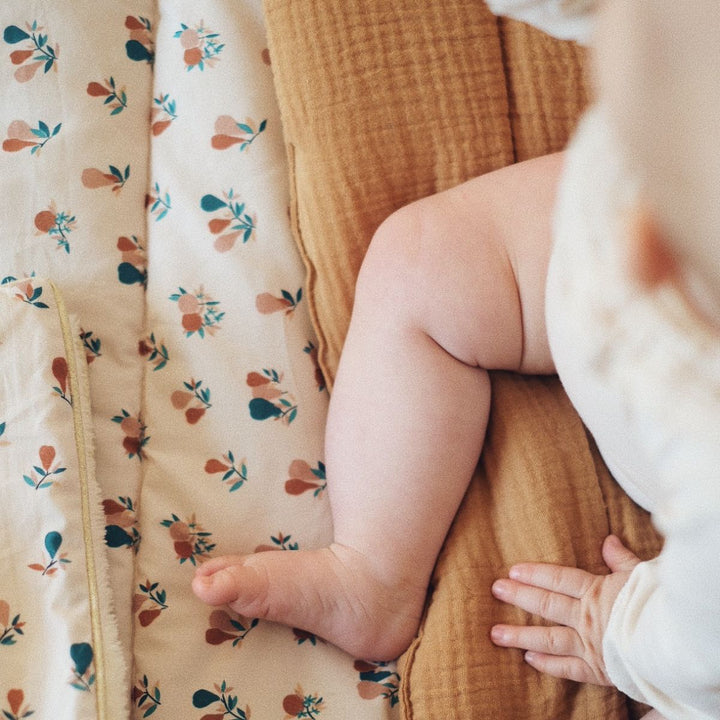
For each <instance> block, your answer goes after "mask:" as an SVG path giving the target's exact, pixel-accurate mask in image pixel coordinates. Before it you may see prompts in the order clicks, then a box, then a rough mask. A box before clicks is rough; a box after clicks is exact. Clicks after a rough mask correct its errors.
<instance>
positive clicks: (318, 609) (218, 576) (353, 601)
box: [192, 544, 426, 660]
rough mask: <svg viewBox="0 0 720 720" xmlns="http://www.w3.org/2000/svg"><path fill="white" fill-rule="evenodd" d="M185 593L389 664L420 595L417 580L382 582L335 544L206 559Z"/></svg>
mask: <svg viewBox="0 0 720 720" xmlns="http://www.w3.org/2000/svg"><path fill="white" fill-rule="evenodd" d="M192 588H193V591H194V593H195V594H196V595H197V596H198V597H199V598H200V599H201V600H202V601H204V602H206V603H208V604H209V605H229V606H230V607H231V608H232V609H233V610H234V611H235V612H237V613H239V614H240V615H244V616H246V617H257V618H262V619H265V620H271V621H274V622H280V623H282V624H284V625H288V626H291V627H297V628H300V629H302V630H306V631H308V632H312V633H314V634H316V635H318V636H320V637H322V638H324V639H325V640H327V641H329V642H331V643H333V644H334V645H337V646H338V647H339V648H341V649H342V650H345V651H346V652H348V653H350V654H351V655H353V656H354V657H356V658H362V659H366V660H393V659H394V658H396V657H397V656H398V655H400V653H402V652H403V651H404V650H405V649H406V648H407V647H408V645H409V644H410V642H411V641H412V639H413V637H414V636H415V633H416V631H417V628H418V625H419V624H420V616H421V614H422V610H423V605H424V602H425V594H426V588H425V585H424V584H423V583H418V584H414V583H411V582H407V581H397V582H392V581H390V582H388V581H387V580H384V579H383V578H382V577H381V575H380V573H379V572H378V570H377V569H376V568H374V567H373V565H372V563H370V562H369V561H368V560H367V559H366V558H365V557H364V556H363V555H362V554H361V553H359V552H358V551H356V550H353V549H352V548H349V547H347V546H343V545H338V544H333V545H331V546H330V547H328V548H322V549H320V550H303V551H292V552H282V551H276V552H262V553H256V554H255V555H245V556H226V557H221V558H217V559H215V560H210V561H208V562H206V563H203V564H202V565H201V566H200V567H198V569H197V571H196V574H195V578H194V579H193V583H192Z"/></svg>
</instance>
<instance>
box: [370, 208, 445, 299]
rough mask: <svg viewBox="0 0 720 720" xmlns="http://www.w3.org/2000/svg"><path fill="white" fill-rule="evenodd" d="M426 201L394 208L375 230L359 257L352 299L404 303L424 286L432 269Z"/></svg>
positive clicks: (415, 297) (416, 294)
mask: <svg viewBox="0 0 720 720" xmlns="http://www.w3.org/2000/svg"><path fill="white" fill-rule="evenodd" d="M426 203H427V201H425V200H420V201H418V202H415V203H412V204H411V205H408V206H405V207H402V208H400V209H399V210H396V211H395V212H394V213H392V215H390V216H389V217H388V218H387V219H386V220H385V221H384V222H383V223H382V224H381V225H380V226H379V227H378V229H377V230H376V231H375V234H374V235H373V238H372V240H371V242H370V245H369V247H368V251H367V253H366V255H365V258H364V259H363V263H362V266H361V268H360V273H359V276H358V282H357V288H356V301H358V300H359V301H362V300H363V299H365V298H370V299H372V300H375V301H378V300H379V301H382V302H383V303H384V304H386V305H388V304H389V303H400V304H402V305H408V304H411V303H413V302H416V301H417V297H418V294H419V293H422V292H423V290H424V289H426V288H427V287H428V281H429V278H430V276H431V273H432V268H431V267H430V256H429V253H428V252H427V251H426V250H427V244H428V242H430V240H429V239H428V238H427V236H426V228H427V222H426V218H427V214H428V211H429V208H427V207H426Z"/></svg>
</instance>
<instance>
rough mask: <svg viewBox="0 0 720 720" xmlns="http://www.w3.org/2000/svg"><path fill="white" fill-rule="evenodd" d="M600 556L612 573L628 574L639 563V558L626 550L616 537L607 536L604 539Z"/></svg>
mask: <svg viewBox="0 0 720 720" xmlns="http://www.w3.org/2000/svg"><path fill="white" fill-rule="evenodd" d="M602 556H603V560H604V561H605V564H606V565H607V566H608V567H609V568H610V570H611V571H612V572H630V571H631V570H632V569H633V568H634V567H635V566H636V565H637V564H638V563H639V562H640V558H639V557H638V556H637V555H635V553H634V552H633V551H632V550H629V549H628V548H626V547H625V545H623V543H622V541H621V540H620V538H619V537H617V535H608V536H607V537H606V538H605V542H604V543H603V547H602Z"/></svg>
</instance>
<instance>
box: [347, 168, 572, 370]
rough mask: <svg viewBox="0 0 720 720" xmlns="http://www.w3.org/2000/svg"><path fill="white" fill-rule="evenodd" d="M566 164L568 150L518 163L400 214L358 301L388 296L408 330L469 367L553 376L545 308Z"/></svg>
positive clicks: (383, 231) (378, 244) (380, 235)
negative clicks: (560, 182) (557, 206)
mask: <svg viewBox="0 0 720 720" xmlns="http://www.w3.org/2000/svg"><path fill="white" fill-rule="evenodd" d="M561 166H562V155H560V154H556V155H549V156H545V157H541V158H537V159H534V160H529V161H526V162H522V163H518V164H516V165H512V166H509V167H507V168H503V169H501V170H497V171H495V172H491V173H488V174H486V175H482V176H480V177H477V178H474V179H473V180H470V181H468V182H466V183H463V184H462V185H459V186H457V187H455V188H452V189H450V190H448V191H445V192H442V193H439V194H437V195H433V196H430V197H428V198H424V199H422V200H419V201H417V202H415V203H413V204H411V205H409V206H407V207H405V208H403V209H401V210H400V211H398V212H396V213H394V214H393V215H392V216H391V217H390V218H389V219H388V220H387V221H386V222H385V223H384V224H383V225H382V226H381V227H380V228H379V230H378V232H377V233H376V235H375V237H374V239H373V242H372V244H371V246H370V249H369V251H368V254H367V257H366V259H365V262H364V265H363V270H362V271H361V275H360V278H359V283H358V299H359V300H361V301H362V299H363V297H364V296H365V295H366V294H367V293H365V292H364V289H367V290H369V294H370V295H377V294H380V293H382V295H383V300H384V302H385V303H393V313H396V314H400V315H402V316H404V318H403V320H404V324H405V326H406V327H413V328H417V329H418V330H420V331H422V332H423V333H425V334H426V335H427V336H428V337H430V338H432V340H434V341H435V342H436V343H437V344H438V345H439V346H440V347H441V348H442V349H444V350H445V351H446V352H447V353H448V354H450V355H451V356H453V357H455V358H456V359H457V360H459V361H461V362H462V363H465V364H467V365H469V366H472V367H480V368H484V369H486V370H516V371H521V372H528V373H551V372H554V367H553V362H552V358H551V355H550V349H549V346H548V341H547V332H546V328H545V307H544V306H545V281H546V277H547V268H548V262H549V257H550V251H551V245H552V243H551V238H552V214H553V207H554V202H555V192H556V187H557V183H558V179H559V175H560V171H561ZM368 284H369V285H370V286H371V287H370V288H365V287H364V286H366V285H368ZM373 291H375V292H373ZM378 304H380V303H378ZM376 307H377V304H376Z"/></svg>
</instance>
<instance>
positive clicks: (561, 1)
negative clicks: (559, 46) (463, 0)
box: [487, 0, 596, 45]
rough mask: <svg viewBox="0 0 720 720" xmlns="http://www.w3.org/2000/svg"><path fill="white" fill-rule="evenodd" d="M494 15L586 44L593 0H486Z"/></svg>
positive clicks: (594, 0) (588, 37) (590, 25)
mask: <svg viewBox="0 0 720 720" xmlns="http://www.w3.org/2000/svg"><path fill="white" fill-rule="evenodd" d="M487 4H488V7H489V8H490V10H492V12H493V13H495V14H496V15H506V16H508V17H512V18H515V19H516V20H522V21H523V22H526V23H529V24H530V25H534V26H535V27H537V28H540V29H541V30H544V31H545V32H546V33H548V34H550V35H554V36H555V37H557V38H560V39H562V40H576V41H577V42H579V43H582V44H583V45H587V44H588V42H589V40H590V35H591V31H592V9H593V7H594V6H595V4H596V0H487Z"/></svg>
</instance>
